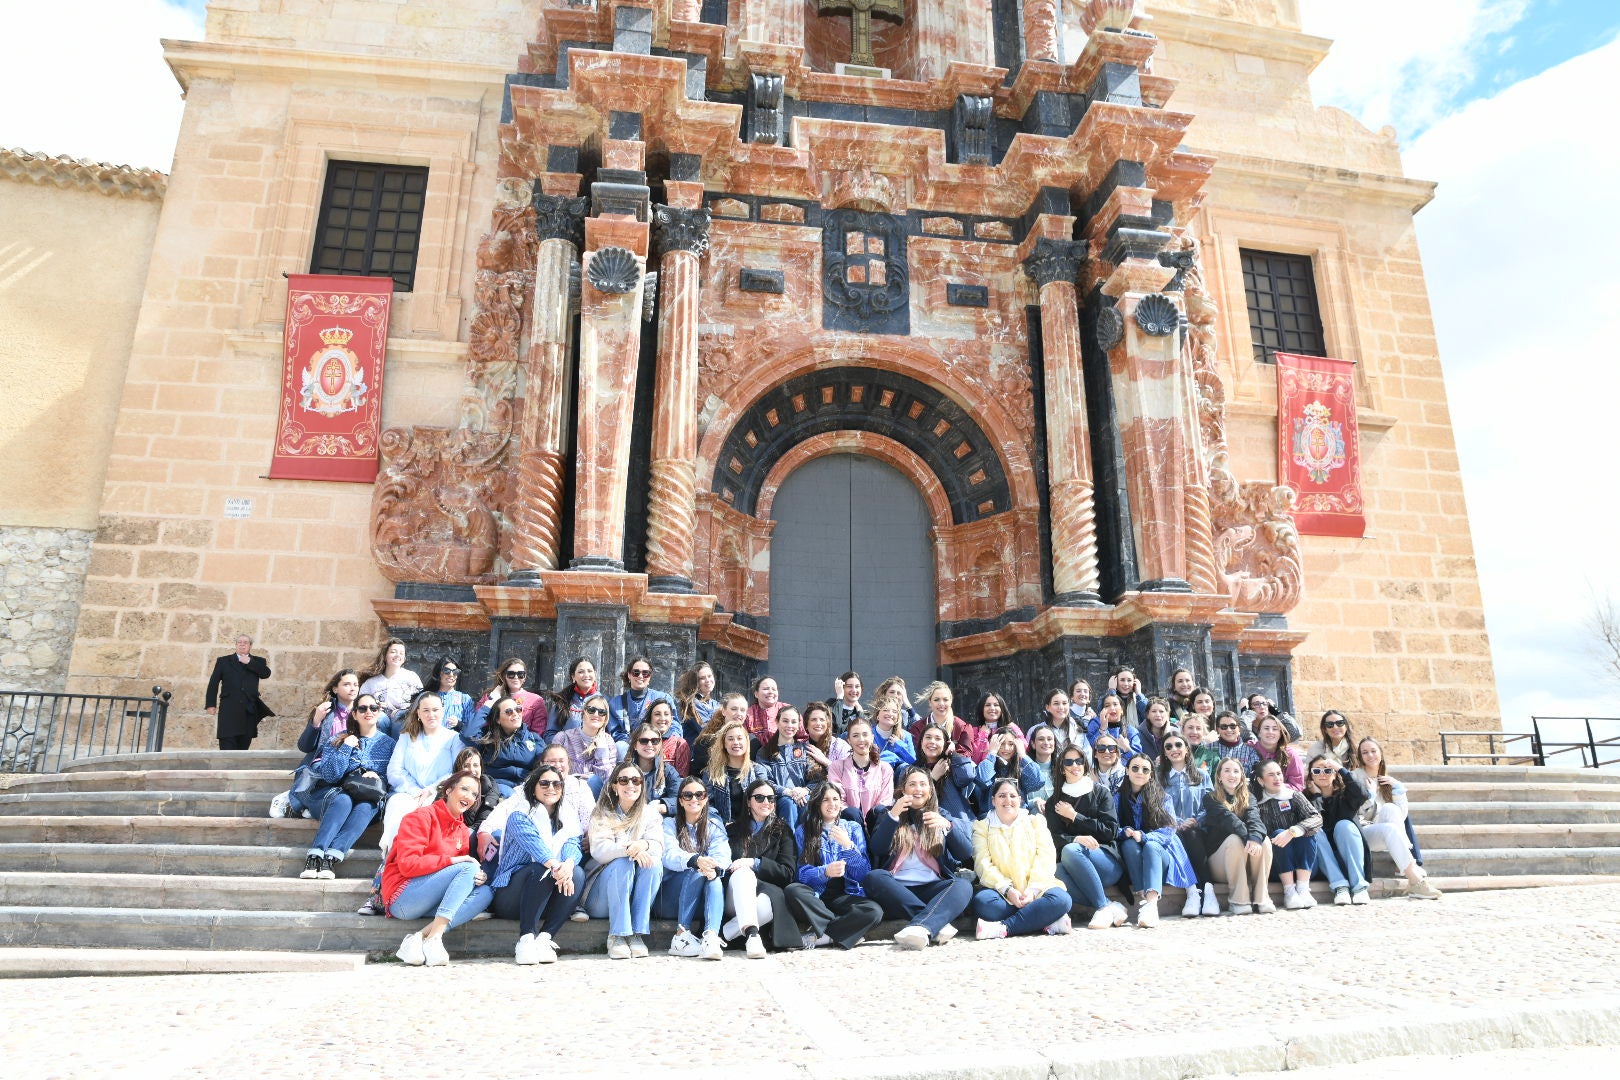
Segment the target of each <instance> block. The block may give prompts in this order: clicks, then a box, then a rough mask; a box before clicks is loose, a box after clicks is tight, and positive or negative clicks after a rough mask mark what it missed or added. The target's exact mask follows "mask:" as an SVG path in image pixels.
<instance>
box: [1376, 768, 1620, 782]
mask: <svg viewBox="0 0 1620 1080" xmlns="http://www.w3.org/2000/svg"><path fill="white" fill-rule="evenodd" d="M1389 772H1390V775H1391V776H1394V777H1395V778H1396V779H1398V780H1400V781H1401V782H1402V783H1403V784H1431V783H1434V784H1444V783H1457V784H1461V783H1473V784H1493V785H1503V784H1614V785H1620V772H1605V771H1602V770H1599V769H1565V768H1560V767H1554V766H1550V765H1392V766H1390V770H1389Z"/></svg>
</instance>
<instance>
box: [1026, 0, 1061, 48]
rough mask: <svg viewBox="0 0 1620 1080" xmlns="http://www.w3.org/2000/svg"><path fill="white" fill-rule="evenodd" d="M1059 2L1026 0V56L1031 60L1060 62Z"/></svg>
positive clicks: (1052, 0) (1053, 0)
mask: <svg viewBox="0 0 1620 1080" xmlns="http://www.w3.org/2000/svg"><path fill="white" fill-rule="evenodd" d="M1061 48H1062V42H1061V40H1060V38H1059V35H1058V6H1057V0H1024V55H1025V57H1027V58H1028V59H1030V60H1053V61H1056V60H1059V59H1060V57H1059V53H1058V50H1059V49H1061Z"/></svg>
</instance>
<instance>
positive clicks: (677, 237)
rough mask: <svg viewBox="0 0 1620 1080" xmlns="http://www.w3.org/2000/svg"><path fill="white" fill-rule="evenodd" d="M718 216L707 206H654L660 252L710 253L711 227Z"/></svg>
mask: <svg viewBox="0 0 1620 1080" xmlns="http://www.w3.org/2000/svg"><path fill="white" fill-rule="evenodd" d="M713 218H714V215H713V214H711V213H710V212H709V209H708V208H707V207H702V208H695V209H692V208H686V207H680V206H664V205H662V204H660V205H657V206H654V207H653V244H654V246H655V247H656V248H657V250H658V253H659V254H660V255H663V254H664V253H666V252H670V251H690V252H691V253H692V254H693V255H703V254H705V253H706V252H707V251H708V250H709V225H710V223H711V222H712V221H713Z"/></svg>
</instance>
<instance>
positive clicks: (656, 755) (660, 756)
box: [626, 720, 679, 809]
mask: <svg viewBox="0 0 1620 1080" xmlns="http://www.w3.org/2000/svg"><path fill="white" fill-rule="evenodd" d="M644 731H645V732H646V733H647V734H648V735H651V736H653V737H654V738H657V739H662V738H663V736H662V735H660V734H658V732H657V731H655V730H653V726H652V725H651V724H649V723H647V722H646V721H645V720H643V721H642V722H641V723H640V724H638V725H636V730H634V731H632V732H631V733H630V756H629V757H628V758H627V759H626V760H629V761H633V762H635V763H636V768H638V769H639V768H641V758H640V757H638V756H637V754H636V740H637V739H639V738H641V733H642V732H644ZM664 777H665V771H664V746H663V744H662V743H660V744H659V745H658V749H656V750H654V751H653V767H652V775H651V776H649V777H647V780H646V783H645V784H644V785H643V790H645V791H646V793H647V798H648V799H649V800H652V799H662V798H663V797H664ZM677 790H679V789H677ZM677 809H679V808H678V807H677Z"/></svg>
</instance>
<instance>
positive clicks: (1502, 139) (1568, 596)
mask: <svg viewBox="0 0 1620 1080" xmlns="http://www.w3.org/2000/svg"><path fill="white" fill-rule="evenodd" d="M1617 67H1620V42H1610V43H1609V44H1608V45H1605V46H1603V47H1601V48H1599V49H1596V50H1594V51H1592V52H1590V53H1587V54H1586V55H1584V56H1580V57H1577V58H1576V59H1574V60H1570V61H1568V62H1566V63H1564V64H1562V65H1560V66H1558V67H1556V68H1552V69H1550V70H1548V71H1546V72H1543V73H1542V74H1540V75H1538V76H1535V77H1534V78H1531V79H1527V80H1525V81H1523V82H1520V83H1517V84H1515V85H1513V86H1511V87H1509V88H1508V89H1506V90H1504V91H1502V92H1501V93H1499V94H1498V95H1497V96H1495V97H1493V98H1489V99H1484V100H1479V101H1475V102H1472V103H1470V104H1469V105H1468V106H1467V107H1465V108H1463V109H1462V110H1460V111H1459V112H1457V113H1456V114H1455V115H1452V116H1449V117H1446V118H1444V119H1442V120H1440V121H1439V122H1438V123H1436V124H1435V125H1434V126H1433V127H1432V128H1431V129H1430V130H1429V131H1428V132H1426V133H1425V134H1424V135H1423V136H1422V137H1421V138H1419V139H1418V140H1417V141H1416V142H1414V143H1413V144H1412V146H1411V148H1410V149H1409V150H1408V151H1407V152H1406V155H1405V159H1406V170H1407V172H1408V174H1409V175H1412V176H1420V177H1424V178H1427V179H1433V180H1438V181H1439V182H1440V188H1439V192H1438V194H1437V196H1436V198H1435V201H1434V202H1433V203H1432V204H1430V206H1429V207H1428V208H1427V209H1425V210H1424V211H1423V212H1422V213H1421V214H1420V215H1418V219H1417V225H1418V235H1419V238H1420V240H1421V242H1422V245H1423V255H1424V265H1425V270H1426V271H1427V276H1428V283H1429V290H1430V294H1431V300H1432V302H1433V306H1434V315H1435V323H1436V332H1437V334H1438V336H1439V340H1440V355H1441V358H1442V361H1443V363H1444V366H1445V370H1446V377H1447V387H1448V389H1449V392H1450V398H1451V406H1452V410H1451V411H1452V420H1453V424H1454V426H1455V430H1456V436H1457V443H1458V451H1459V455H1460V458H1461V462H1462V467H1463V470H1464V482H1465V485H1466V490H1467V493H1468V508H1469V517H1470V521H1471V523H1472V526H1473V534H1474V544H1475V548H1476V551H1477V557H1478V562H1479V570H1480V581H1481V586H1482V588H1483V589H1484V593H1485V601H1486V605H1487V619H1488V624H1489V628H1490V632H1491V644H1492V654H1493V659H1494V661H1495V665H1496V677H1497V686H1498V689H1499V691H1500V693H1501V698H1502V713H1503V717H1504V720H1505V722H1506V723H1507V725H1508V726H1509V727H1510V728H1511V727H1514V726H1516V725H1523V724H1524V723H1525V722H1526V719H1527V718H1528V717H1529V716H1530V715H1531V714H1532V713H1535V714H1540V715H1546V714H1548V713H1555V714H1560V715H1570V714H1572V715H1610V716H1615V715H1620V693H1617V692H1616V690H1615V688H1613V687H1604V686H1603V685H1602V684H1600V683H1599V682H1598V681H1597V679H1596V667H1595V665H1594V663H1593V662H1592V661H1591V659H1590V658H1589V656H1588V655H1587V648H1586V641H1587V634H1586V632H1585V628H1584V623H1585V620H1586V618H1587V615H1588V613H1589V611H1590V608H1591V602H1590V593H1589V588H1590V589H1596V590H1598V591H1600V592H1602V591H1608V592H1609V593H1611V594H1612V595H1613V596H1614V597H1615V598H1616V600H1617V602H1620V564H1617V562H1616V559H1615V553H1616V551H1617V550H1620V544H1617V543H1616V539H1617V537H1620V497H1617V487H1616V484H1615V482H1614V475H1615V473H1614V467H1615V466H1614V463H1615V461H1616V460H1617V459H1620V453H1617V450H1620V417H1617V414H1620V410H1616V408H1615V407H1614V406H1615V403H1617V402H1620V363H1617V362H1616V361H1617V359H1620V358H1617V356H1616V342H1617V341H1620V267H1617V266H1616V265H1615V262H1614V258H1613V253H1614V252H1615V251H1616V250H1620V220H1617V218H1616V216H1615V215H1614V214H1612V213H1610V212H1609V208H1608V206H1607V205H1606V202H1605V200H1604V199H1603V197H1602V196H1601V195H1600V192H1602V191H1604V190H1606V188H1607V186H1608V181H1607V180H1606V179H1605V178H1608V177H1613V176H1615V175H1617V173H1620V143H1617V141H1616V140H1613V139H1610V138H1605V137H1594V133H1593V131H1592V127H1591V125H1592V118H1593V116H1594V115H1596V114H1594V113H1593V111H1592V108H1591V107H1590V103H1593V102H1600V101H1605V100H1608V99H1609V97H1610V96H1611V94H1612V82H1613V73H1614V71H1615V70H1616V68H1617ZM1582 103H1588V106H1587V107H1583V105H1582Z"/></svg>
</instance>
